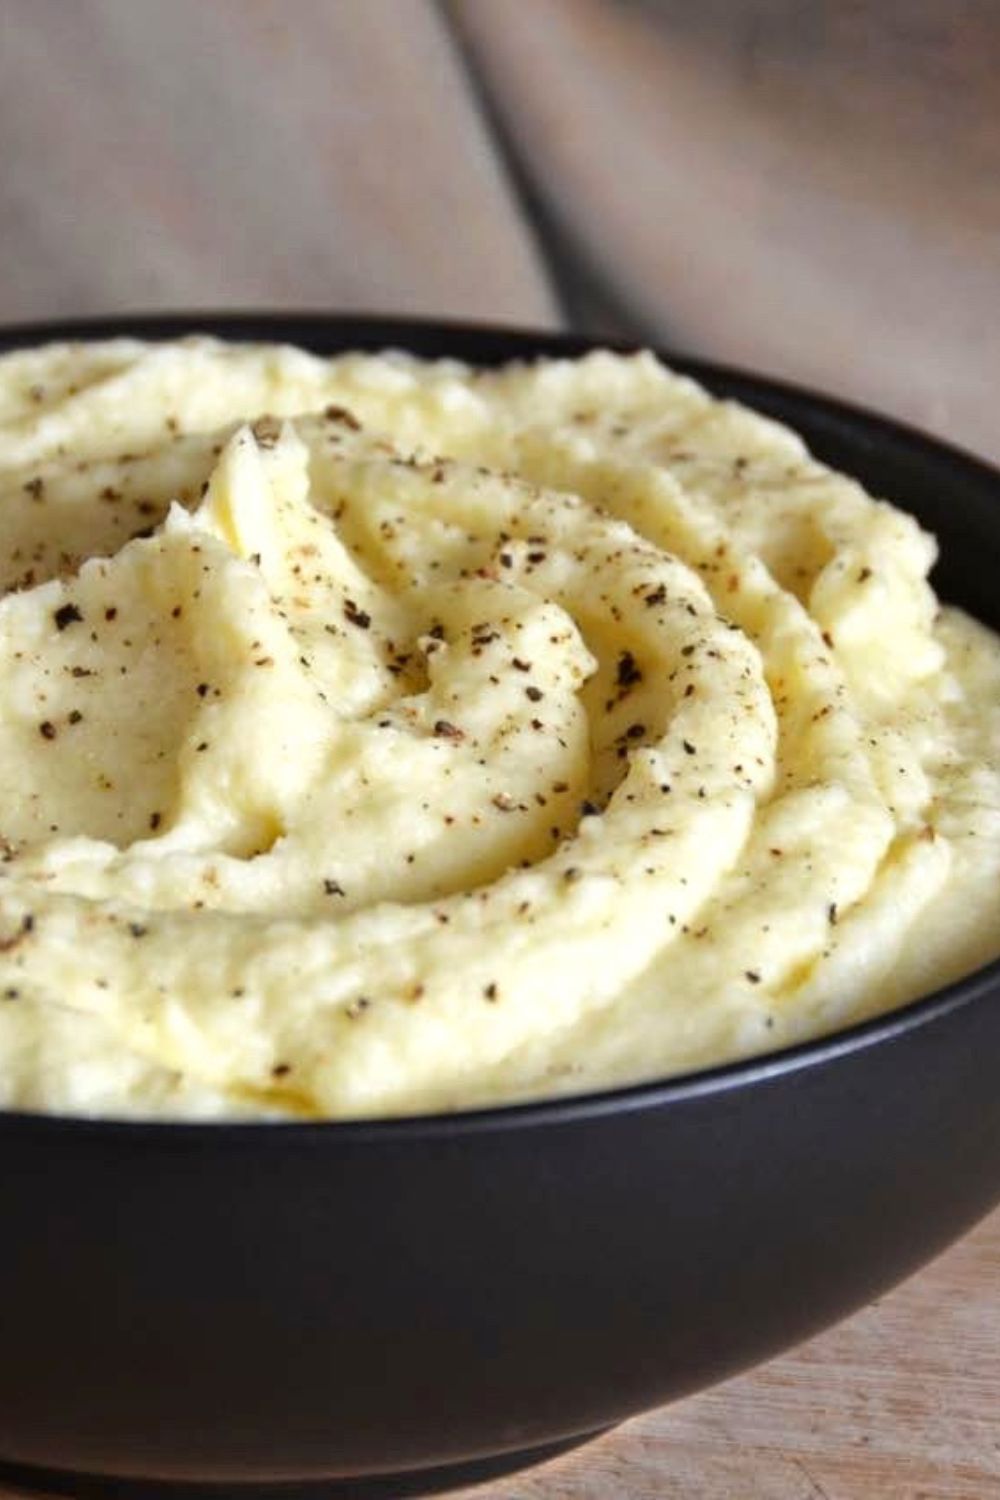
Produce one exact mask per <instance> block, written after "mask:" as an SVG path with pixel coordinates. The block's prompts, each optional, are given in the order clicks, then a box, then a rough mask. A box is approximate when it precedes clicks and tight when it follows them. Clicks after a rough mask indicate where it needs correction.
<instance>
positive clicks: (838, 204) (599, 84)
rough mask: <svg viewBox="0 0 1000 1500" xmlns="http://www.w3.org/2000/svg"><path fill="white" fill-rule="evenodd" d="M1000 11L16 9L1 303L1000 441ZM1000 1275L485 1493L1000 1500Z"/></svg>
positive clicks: (947, 1269)
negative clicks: (428, 334)
mask: <svg viewBox="0 0 1000 1500" xmlns="http://www.w3.org/2000/svg"><path fill="white" fill-rule="evenodd" d="M734 12H735V13H736V14H737V16H738V24H737V23H734V24H733V25H730V22H729V19H728V18H729V17H731V16H732V15H733V14H734ZM807 12H808V19H807V17H806V13H807ZM887 13H891V14H889V15H888V19H886V20H885V22H884V25H883V24H882V23H881V22H879V21H878V19H877V18H878V17H879V16H885V15H886V14H887ZM998 14H1000V12H998V11H997V8H996V7H995V6H994V7H990V6H989V5H987V4H985V3H976V0H960V3H957V4H950V3H948V4H946V3H944V0H941V3H935V0H914V3H913V4H911V5H908V6H906V7H884V8H880V7H870V8H865V7H855V6H850V7H836V6H829V7H827V6H822V5H819V4H817V5H815V6H811V7H803V6H802V5H801V4H799V3H797V0H796V3H792V0H752V3H745V4H743V5H741V6H740V7H736V8H733V7H731V6H726V5H722V4H720V3H717V0H711V3H705V4H704V5H702V4H699V6H697V7H692V6H688V5H686V4H681V3H680V0H662V3H661V4H659V5H658V6H653V5H651V4H647V5H644V6H638V5H637V6H629V7H621V6H616V5H613V4H608V3H607V0H605V3H599V0H532V4H531V5H530V6H529V5H527V4H525V5H521V6H514V5H512V4H509V3H508V4H506V5H501V4H498V3H496V0H494V3H490V0H455V4H454V5H452V6H450V7H447V8H443V7H440V6H436V5H434V4H432V3H431V0H341V3H339V4H330V3H328V0H291V3H289V4H285V5H279V4H278V3H276V0H275V3H269V0H171V3H170V4H169V5H165V4H163V3H162V0H77V3H76V4H74V5H72V6H70V5H67V4H65V0H32V3H31V4H30V5H29V4H28V3H27V0H22V3H19V4H13V3H10V0H8V3H7V4H6V5H5V6H3V7H2V8H0V138H2V139H3V141H4V148H5V149H4V171H3V173H2V174H0V244H2V248H3V265H4V275H3V277H2V278H0V319H12V318H27V317H47V316H58V315H66V314H72V313H95V312H102V311H114V310H122V309H126V308H130V307H132V308H135V307H146V308H152V307H175V308H190V307H192V306H202V307H224V306H237V305H244V306H248V307H252V306H270V307H279V306H280V307H307V306H314V307H327V308H341V309H343V308H349V309H350V308H353V309H360V308H369V309H375V310H379V311H398V312H414V311H419V312H423V313H426V314H433V315H441V314H453V315H456V316H466V317H478V318H483V319H498V320H508V321H519V322H523V323H525V324H540V323H550V324H554V323H556V322H558V321H559V320H560V318H561V317H564V316H565V315H566V314H567V313H569V314H571V315H572V316H574V317H576V318H577V319H578V320H580V319H582V320H584V321H586V322H587V323H588V324H589V325H590V326H593V327H596V328H598V329H603V330H607V331H608V332H619V331H623V330H624V331H626V332H630V333H632V334H633V335H636V336H651V335H652V334H653V333H655V334H658V335H661V336H664V337H675V338H677V339H678V341H680V342H682V343H684V344H686V345H688V346H690V347H692V348H694V347H700V348H702V349H703V350H705V351H708V352H711V353H714V354H717V355H720V354H721V355H728V356H730V357H737V358H740V359H742V360H744V361H745V362H747V363H749V364H758V365H761V366H770V367H772V368H778V369H781V370H783V371H784V372H785V373H788V374H792V375H798V376H800V377H801V378H807V379H812V380H814V381H815V382H816V383H817V384H819V385H825V386H827V387H830V388H833V387H836V388H839V389H841V390H843V391H846V392H847V393H848V394H853V395H855V396H857V397H860V398H861V399H865V398H868V399H870V400H872V401H874V402H875V403H876V404H878V405H880V406H882V407H883V408H885V409H887V410H896V411H899V412H901V413H903V414H904V415H908V416H910V417H912V418H914V419H916V420H919V421H922V422H923V423H924V424H925V425H930V426H933V427H937V428H938V429H939V430H942V431H945V432H948V433H950V434H952V435H954V436H957V437H958V438H960V439H961V440H963V441H965V442H967V443H970V444H972V445H974V446H978V447H979V448H980V449H981V450H982V451H984V452H992V453H993V454H994V455H1000V418H998V416H997V391H998V390H1000V378H998V377H1000V256H998V254H997V244H998V239H1000V95H998V91H997V90H996V87H995V78H996V77H997V76H998V74H1000V25H998V23H997V17H998ZM654 15H655V18H656V19H655V28H656V34H655V36H654V35H653V33H652V31H647V32H641V31H640V30H639V27H640V24H641V22H642V18H643V17H645V18H646V21H647V22H649V18H650V17H652V16H654ZM449 16H451V17H452V19H453V21H454V24H455V25H456V26H458V25H459V23H460V26H461V31H460V40H459V41H458V42H456V32H455V31H454V30H452V29H450V27H449ZM866 16H867V17H869V19H867V20H866ZM686 18H687V19H686ZM649 24H650V25H652V22H649ZM671 26H673V27H674V28H675V31H674V32H673V33H671V31H670V27H671ZM873 28H874V29H873ZM880 28H881V29H880ZM713 59H714V61H713ZM470 61H471V62H472V63H473V64H474V66H475V77H472V78H470V73H469V64H470ZM848 65H849V67H850V69H851V70H852V72H853V77H854V79H855V83H854V84H852V88H854V93H853V94H852V96H851V99H848V100H846V101H845V96H844V95H843V92H842V91H841V92H838V90H837V86H836V85H837V79H838V77H839V76H840V74H838V68H839V69H841V71H843V69H844V68H845V67H847V66H848ZM727 68H728V69H729V70H730V71H729V74H727V72H726V69H727ZM727 78H728V80H729V81H728V82H727ZM483 91H485V92H486V93H487V94H488V95H489V100H490V108H491V111H492V116H493V119H494V122H495V121H496V120H500V121H501V122H503V131H504V136H505V144H504V147H503V149H502V150H498V149H497V146H496V144H495V137H494V135H493V133H492V129H491V125H490V123H489V122H488V119H487V117H486V116H485V115H484V113H483V109H482V107H481V104H482V93H483ZM851 100H853V102H854V104H855V105H856V106H857V107H856V108H854V109H853V110H852V107H851ZM858 101H861V103H860V104H859V103H858ZM901 122H902V123H901ZM869 141H874V142H875V143H876V146H877V151H876V153H875V155H874V156H866V155H865V154H864V151H863V149H862V146H863V144H864V145H865V149H867V144H866V143H867V142H869ZM838 143H839V144H840V146H841V148H842V149H841V151H840V154H839V156H838V154H837V152H836V150H835V149H834V148H835V147H836V145H837V144H838ZM734 164H735V165H734ZM817 183H819V188H818V187H817ZM838 195H839V196H838ZM526 205H527V206H528V208H530V209H531V213H530V214H529V213H527V212H526ZM751 231H752V232H751ZM907 246H909V247H910V250H907ZM911 252H912V253H911ZM892 268H895V269H896V272H897V273H898V274H890V271H891V270H892ZM998 1268H1000V1216H996V1217H994V1218H993V1219H991V1220H989V1221H987V1222H986V1223H985V1224H983V1225H982V1226H981V1227H980V1228H979V1229H978V1230H976V1231H975V1232H974V1233H973V1234H972V1235H970V1236H969V1237H968V1238H967V1239H966V1240H965V1241H964V1242H963V1243H962V1244H960V1245H959V1246H957V1247H956V1248H955V1249H953V1250H952V1251H951V1252H950V1253H949V1254H947V1255H946V1256H944V1257H943V1258H942V1259H941V1260H939V1261H938V1262H937V1263H936V1264H935V1265H933V1266H932V1267H930V1268H929V1269H927V1270H926V1271H924V1272H923V1273H922V1274H921V1275H920V1276H918V1277H916V1278H915V1279H914V1280H913V1281H911V1282H910V1283H909V1284H908V1285H906V1286H904V1287H902V1288H900V1289H899V1290H897V1291H896V1292H894V1293H893V1294H892V1295H891V1296H889V1297H886V1298H885V1299H884V1300H883V1301H882V1302H881V1303H879V1304H878V1305H877V1306H874V1307H872V1308H869V1309H868V1310H866V1311H865V1312H863V1313H861V1314H859V1315H858V1316H857V1317H855V1318H854V1319H853V1320H851V1321H850V1322H849V1323H847V1324H846V1325H844V1326H843V1327H841V1328H839V1329H836V1330H834V1331H832V1332H830V1333H828V1334H826V1335H824V1336H823V1337H821V1338H818V1339H815V1340H814V1341H812V1342H811V1343H809V1344H807V1345H805V1346H804V1347H802V1348H800V1349H798V1350H796V1351H794V1352H793V1353H791V1354H788V1355H786V1356H785V1357H784V1358H782V1359H779V1360H777V1361H775V1362H774V1363H773V1364H771V1365H769V1366H767V1367H766V1368H764V1369H762V1370H759V1371H757V1372H754V1373H752V1374H749V1375H746V1376H744V1377H743V1378H741V1379H739V1380H735V1381H733V1382H731V1383H729V1384H728V1385H725V1386H722V1387H720V1388H718V1389H716V1390H713V1391H710V1392H708V1393H706V1394H704V1395H702V1396H699V1397H696V1398H693V1399H691V1400H689V1401H686V1402H683V1403H681V1404H680V1405H678V1406H676V1407H674V1408H671V1409H669V1410H664V1411H661V1412H656V1413H653V1414H651V1415H648V1416H646V1417H643V1418H641V1419H639V1420H637V1421H635V1422H632V1423H630V1424H628V1425H626V1426H625V1427H623V1428H621V1429H619V1430H618V1431H617V1432H615V1433H613V1434H611V1435H609V1436H607V1437H605V1438H604V1439H602V1440H601V1441H600V1442H598V1443H596V1444H594V1445H593V1446H591V1447H589V1448H586V1449H583V1450H581V1451H580V1452H579V1453H577V1454H576V1455H574V1456H571V1457H570V1458H567V1459H565V1460H562V1461H560V1462H558V1463H556V1464H553V1465H551V1466H549V1467H547V1468H545V1469H543V1470H540V1471H538V1472H536V1473H535V1474H533V1475H531V1476H526V1477H524V1478H514V1479H510V1480H506V1481H503V1482H500V1483H497V1484H495V1485H492V1486H487V1487H485V1488H482V1489H480V1490H478V1491H476V1492H475V1493H476V1494H477V1495H478V1496H479V1497H480V1500H610V1497H618V1496H622V1497H625V1496H628V1497H636V1500H647V1497H648V1500H897V1497H899V1500H960V1497H961V1500H990V1497H994V1496H996V1497H1000V1289H998V1275H997V1273H998Z"/></svg>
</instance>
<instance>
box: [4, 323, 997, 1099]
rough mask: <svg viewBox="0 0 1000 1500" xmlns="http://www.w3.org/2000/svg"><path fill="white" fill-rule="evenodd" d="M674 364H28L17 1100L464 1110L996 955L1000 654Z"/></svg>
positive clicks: (19, 416)
mask: <svg viewBox="0 0 1000 1500" xmlns="http://www.w3.org/2000/svg"><path fill="white" fill-rule="evenodd" d="M933 558H934V544H933V541H932V540H931V539H930V538H929V537H927V536H926V535H925V534H924V533H923V532H921V530H920V529H919V527H918V526H917V524H916V523H915V522H914V521H913V520H912V519H910V518H909V517H907V516H905V515H903V514H901V513H900V512H899V511H897V510H895V509H893V508H892V507H890V506H888V505H886V504H884V503H880V502H878V501H876V500H873V499H871V498H870V497H869V496H867V495H866V494H865V493H864V491H863V490H862V489H861V488H860V487H859V486H858V485H856V484H855V483H853V482H852V481H850V480H848V479H845V478H843V477H841V476H839V475H836V474H834V473H832V472H831V471H830V470H828V469H826V468H824V467H823V466H822V465H820V464H818V463H816V462H815V461H814V460H813V459H811V458H810V457H809V455H808V454H807V452H806V451H805V449H804V447H803V445H802V443H801V442H800V441H799V439H798V438H797V437H795V436H794V435H793V434H792V433H790V432H788V431H787V430H785V429H783V428H781V427H779V426H776V425H775V424H774V423H772V422H769V421H767V420H765V419H763V418H761V417H758V416H756V415H754V414H752V413H750V412H748V411H746V410H744V409H742V408H739V407H736V406H733V405H731V404H728V403H722V402H718V401H715V400H713V399H711V398H710V397H708V396H707V395H706V394H705V392H703V391H702V390H701V389H700V388H699V387H698V386H696V385H695V384H693V383H692V382H691V381H689V380H687V379H683V378H680V377H678V376H675V375H673V374H672V373H671V372H669V371H668V370H666V369H664V368H663V367H662V366H661V365H660V364H659V363H657V361H656V360H655V359H654V358H653V357H652V356H649V355H640V356H636V357H632V358H626V357H620V356H614V355H611V354H603V353H598V354H594V355H591V356H589V357H588V358H585V359H582V360H579V361H573V362H552V363H540V364H535V365H527V366H518V367H513V366H512V367H508V368H506V369H503V370H498V371H492V372H481V371H472V370H469V369H467V368H465V367H463V366H460V365H458V364H454V363H438V364H425V363H421V362H419V361H415V360H413V359H411V358H408V357H406V356H403V355H398V354H394V355H388V356H380V357H375V356H361V355H352V356H346V357H342V358H339V359H334V360H326V359H320V358H318V357H314V356H312V355H309V354H306V353H304V352H302V351H299V350H295V349H291V348H282V347H270V346H227V345H224V344H220V343H217V342H215V341H213V340H210V339H204V338H198V339H188V340H184V341H183V342H180V343H175V344H170V345H146V344H142V343H139V342H135V341H131V340H117V341H113V342H108V343H104V344H96V345H82V344H79V345H69V344H67V345H58V346H49V347H47V348H44V349H40V350H34V351H29V352H22V353H15V354H11V355H8V356H6V357H5V358H3V359H2V360H0V1103H2V1104H4V1105H5V1106H7V1107H11V1108H33V1109H44V1110H56V1111H64V1112H73V1113H97V1114H120V1115H136V1114H140V1115H167V1116H208V1117H212V1116H233V1115H236V1116H254V1115H259V1116H264V1117H275V1116H284V1115H291V1116H299V1117H316V1116H327V1115H330V1116H338V1115H366V1114H395V1113H401V1112H411V1111H427V1110H447V1109H453V1108H461V1107H466V1106H472V1105H476V1104H484V1103H492V1102H496V1101H507V1100H513V1099H520V1098H528V1097H538V1096H542V1095H552V1094H555V1093H560V1092H567V1091H578V1090H582V1089H587V1088H592V1087H597V1086H602V1085H607V1084H614V1083H619V1082H624V1081H631V1080H635V1079H640V1078H650V1077H657V1076H663V1075H667V1074H670V1073H672V1072H677V1071H680V1070H686V1069H691V1068H695V1067H699V1066H702V1065H705V1064H708V1063H714V1062H719V1061H723V1060H728V1059H731V1058H735V1057H739V1056H745V1055H748V1054H752V1053H754V1052H759V1051H761V1050H764V1049H770V1048H771V1047H775V1046H781V1045H785V1044H788V1043H790V1042H793V1041H796V1040H799V1039H801V1038H803V1037H807V1036H811V1035H814V1034H816V1033H820V1032H824V1031H828V1030H830V1029H832V1028H835V1027H837V1026H840V1025H843V1024H845V1023H847V1022H849V1021H851V1020H854V1019H857V1018H859V1017H861V1016H865V1015H869V1014H872V1013H874V1012H877V1011H880V1010H883V1009H885V1008H887V1007H890V1006H893V1005H896V1004H899V1003H901V1002H902V1001H904V1000H906V999H908V998H911V997H913V996H915V995H917V994H920V993H922V992H925V991H927V990H930V989H932V988H934V987H935V986H937V985H938V984H939V983H941V982H944V981H946V980H948V979H951V978H954V977H956V976H958V975H960V974H962V973H964V972H967V971H968V970H970V969H972V968H974V967H975V966H976V965H978V964H979V963H981V962H983V961H985V960H986V959H988V958H990V957H992V956H994V955H995V954H996V953H997V952H998V951H1000V643H998V641H997V639H996V637H994V636H993V635H992V634H991V633H990V632H988V631H986V630H985V629H984V628H982V627H981V626H978V625H976V624H975V623H974V622H972V621H970V620H969V619H967V618H966V617H965V616H963V615H962V614H960V613H959V612H957V611H955V610H951V609H944V610H941V609H939V607H938V604H937V601H936V599H935V597H934V595H933V593H932V591H931V589H930V587H929V586H928V583H927V581H926V578H927V573H928V570H929V568H930V565H931V563H932V561H933Z"/></svg>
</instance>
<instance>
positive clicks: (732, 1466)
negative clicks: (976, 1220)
mask: <svg viewBox="0 0 1000 1500" xmlns="http://www.w3.org/2000/svg"><path fill="white" fill-rule="evenodd" d="M998 1277H1000V1213H996V1214H994V1215H993V1216H992V1218H990V1219H988V1220H986V1221H985V1222H984V1223H983V1224H981V1225H980V1226H979V1227H978V1228H977V1229H976V1230H974V1231H973V1232H972V1234H970V1235H968V1236H967V1237H966V1238H965V1239H964V1240H963V1241H962V1242H961V1243H960V1244H958V1245H956V1246H955V1247H954V1248H953V1249H951V1250H950V1251H948V1252H947V1253H946V1254H945V1255H943V1256H941V1257H940V1258H939V1259H938V1260H937V1261H935V1262H934V1263H933V1264H932V1265H930V1266H928V1267H927V1268H926V1269H925V1270H924V1271H923V1272H921V1273H920V1274H919V1275H917V1276H915V1277H913V1278H912V1279H911V1280H910V1281H908V1282H906V1283H905V1284H904V1285H903V1286H901V1287H899V1288H897V1289H896V1290H895V1291H893V1292H891V1293H890V1294H889V1295H888V1296H886V1297H884V1298H882V1299H881V1300H880V1301H879V1302H877V1303H875V1304H873V1305H872V1306H871V1307H869V1308H866V1309H865V1310H864V1311H863V1312H860V1313H858V1314H857V1315H856V1316H855V1317H853V1318H852V1319H850V1320H849V1321H848V1322H846V1323H843V1324H841V1325H840V1326H839V1327H838V1328H835V1329H832V1330H831V1331H830V1332H828V1333H825V1334H822V1335H820V1336H819V1337H818V1338H815V1339H812V1340H811V1341H810V1342H809V1343H807V1344H803V1345H801V1346H800V1347H799V1348H797V1349H795V1350H793V1351H792V1352H791V1353H789V1354H786V1355H784V1356H783V1357H782V1358H780V1359H777V1360H774V1361H772V1362H771V1363H770V1364H768V1365H764V1366H762V1367H761V1368H760V1369H758V1370H755V1371H752V1372H751V1373H749V1374H747V1375H744V1376H741V1377H739V1378H738V1379H736V1380H732V1381H729V1382H728V1383H727V1384H725V1385H721V1386H716V1387H715V1388H714V1389H713V1390H710V1391H707V1392H705V1393H703V1394H701V1395H698V1396H694V1397H691V1398H689V1399H688V1400H687V1401H682V1402H679V1403H678V1404H677V1405H675V1406H671V1407H666V1408H664V1409H663V1410H662V1411H657V1412H652V1413H649V1414H648V1415H646V1416H644V1417H640V1418H638V1419H637V1420H635V1421H633V1422H630V1423H628V1424H626V1425H625V1426H624V1427H621V1428H619V1429H618V1430H617V1431H615V1432H611V1433H608V1434H607V1435H606V1436H604V1437H603V1438H600V1439H599V1440H598V1441H597V1442H596V1443H593V1444H591V1445H590V1446H589V1447H586V1448H581V1449H578V1450H577V1451H576V1452H575V1453H574V1454H572V1455H570V1456H569V1457H567V1458H564V1459H560V1460H558V1461H556V1462H554V1463H552V1464H550V1465H548V1466H543V1467H541V1468H538V1469H536V1470H534V1471H533V1472H531V1473H529V1474H525V1475H523V1476H515V1477H513V1478H511V1479H508V1480H503V1481H500V1482H497V1483H496V1484H492V1485H483V1486H480V1487H478V1488H476V1489H473V1490H463V1491H461V1492H460V1493H459V1495H458V1496H456V1500H619V1497H621V1500H625V1497H628V1500H997V1497H1000V1285H998Z"/></svg>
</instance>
